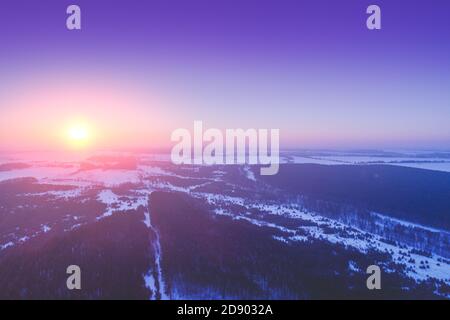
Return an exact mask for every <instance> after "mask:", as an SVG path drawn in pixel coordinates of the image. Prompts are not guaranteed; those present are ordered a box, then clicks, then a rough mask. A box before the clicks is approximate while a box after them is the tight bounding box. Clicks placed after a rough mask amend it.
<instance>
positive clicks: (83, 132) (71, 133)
mask: <svg viewBox="0 0 450 320" xmlns="http://www.w3.org/2000/svg"><path fill="white" fill-rule="evenodd" d="M68 138H69V141H70V143H71V145H72V146H75V147H83V146H86V145H87V143H88V141H89V130H88V128H87V127H86V126H85V125H81V124H78V125H74V126H71V127H70V128H69V130H68Z"/></svg>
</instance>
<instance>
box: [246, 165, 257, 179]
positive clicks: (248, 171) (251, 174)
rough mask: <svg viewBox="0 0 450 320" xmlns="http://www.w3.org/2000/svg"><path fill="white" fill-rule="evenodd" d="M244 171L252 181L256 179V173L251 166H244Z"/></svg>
mask: <svg viewBox="0 0 450 320" xmlns="http://www.w3.org/2000/svg"><path fill="white" fill-rule="evenodd" d="M244 172H245V175H246V177H247V178H248V179H249V180H251V181H256V178H255V174H254V173H253V171H252V169H251V168H250V167H249V166H245V167H244Z"/></svg>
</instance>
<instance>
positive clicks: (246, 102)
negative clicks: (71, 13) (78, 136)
mask: <svg viewBox="0 0 450 320" xmlns="http://www.w3.org/2000/svg"><path fill="white" fill-rule="evenodd" d="M70 4H77V5H79V6H80V7H81V10H82V30H81V31H68V30H67V29H66V26H65V20H66V17H67V15H66V13H65V11H66V8H67V6H68V5H70ZM370 4H378V5H379V6H380V7H381V10H382V30H380V31H369V30H368V29H367V28H366V25H365V23H366V18H367V14H366V13H365V11H366V8H367V6H368V5H370ZM449 30H450V1H446V0H441V1H439V0H414V1H412V0H411V1H400V0H396V1H381V0H374V1H365V0H339V1H338V0H328V1H325V0H307V1H306V0H295V1H286V0H179V1H173V0H158V1H156V0H148V1H144V0H126V1H125V0H117V1H106V0H95V1H94V0H89V1H84V0H71V1H65V0H46V1H33V0H28V1H24V0H2V1H1V3H0V143H1V145H0V149H8V148H53V147H54V148H58V147H59V146H61V145H62V144H63V142H62V141H61V139H62V136H63V134H62V132H64V129H65V128H66V127H68V126H70V124H71V123H74V122H80V121H82V122H86V123H89V125H90V127H91V128H93V129H92V131H94V134H93V137H94V139H95V140H96V141H95V143H96V145H97V146H98V147H149V148H151V147H156V146H158V147H159V146H165V145H168V144H169V143H170V132H171V131H173V130H174V129H176V128H179V127H186V128H192V125H193V121H194V120H203V122H204V125H205V126H206V127H216V128H222V129H225V128H238V127H242V128H279V129H280V134H281V146H282V147H284V148H293V147H296V148H430V149H433V148H439V149H442V148H446V149H448V148H449V146H450V125H449V122H450V32H449Z"/></svg>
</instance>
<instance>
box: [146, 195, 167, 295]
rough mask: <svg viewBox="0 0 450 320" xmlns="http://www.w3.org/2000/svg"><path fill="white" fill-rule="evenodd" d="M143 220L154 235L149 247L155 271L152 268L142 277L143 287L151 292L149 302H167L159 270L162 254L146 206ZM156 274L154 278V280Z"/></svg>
mask: <svg viewBox="0 0 450 320" xmlns="http://www.w3.org/2000/svg"><path fill="white" fill-rule="evenodd" d="M144 215H145V219H144V221H143V222H144V224H145V225H146V226H147V227H148V228H149V229H150V230H151V231H152V232H153V233H154V235H155V240H154V241H153V242H152V243H151V246H152V248H153V252H154V254H155V263H154V266H155V270H153V268H150V270H149V271H148V273H147V274H146V275H145V276H144V281H145V286H146V287H147V288H149V289H150V291H151V292H152V295H151V296H150V299H151V300H157V299H161V300H168V299H169V296H168V295H167V294H166V291H165V283H164V278H163V274H162V268H161V260H162V254H161V243H160V241H159V232H158V230H156V228H155V227H154V226H153V225H152V223H151V219H150V208H149V206H148V204H147V206H146V211H145V213H144ZM155 273H156V278H155Z"/></svg>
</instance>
